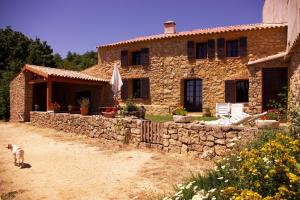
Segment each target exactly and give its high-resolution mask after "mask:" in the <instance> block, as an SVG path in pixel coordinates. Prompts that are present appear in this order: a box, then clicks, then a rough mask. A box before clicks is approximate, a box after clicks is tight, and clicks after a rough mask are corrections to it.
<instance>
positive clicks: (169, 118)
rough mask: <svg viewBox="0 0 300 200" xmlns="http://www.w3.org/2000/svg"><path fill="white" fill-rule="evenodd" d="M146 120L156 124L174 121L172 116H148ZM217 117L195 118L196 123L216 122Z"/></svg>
mask: <svg viewBox="0 0 300 200" xmlns="http://www.w3.org/2000/svg"><path fill="white" fill-rule="evenodd" d="M145 119H147V120H150V121H154V122H168V121H173V116H172V115H146V116H145ZM216 119H217V118H216V117H206V116H193V120H194V121H211V120H216Z"/></svg>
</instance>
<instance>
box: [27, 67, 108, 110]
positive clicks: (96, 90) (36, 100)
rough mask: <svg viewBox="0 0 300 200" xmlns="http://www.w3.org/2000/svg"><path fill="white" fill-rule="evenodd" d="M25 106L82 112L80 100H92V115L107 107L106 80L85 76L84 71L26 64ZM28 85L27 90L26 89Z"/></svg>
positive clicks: (32, 108)
mask: <svg viewBox="0 0 300 200" xmlns="http://www.w3.org/2000/svg"><path fill="white" fill-rule="evenodd" d="M22 72H23V73H24V75H25V88H27V89H25V90H26V91H27V95H25V96H26V97H25V99H26V100H25V102H26V103H25V104H27V105H26V107H28V109H27V110H28V111H31V110H35V111H51V110H53V109H54V108H53V104H54V103H57V104H59V106H60V109H59V112H69V111H70V110H69V109H68V108H70V107H71V108H72V111H71V112H72V113H79V108H80V107H79V103H78V101H79V99H81V98H82V97H87V98H89V100H90V113H91V114H93V113H96V112H97V111H98V108H99V107H100V106H105V105H107V102H108V100H107V98H106V97H107V96H108V95H105V93H106V91H109V89H108V88H109V84H108V81H107V80H104V79H100V78H97V77H94V76H90V75H86V74H84V73H81V72H77V71H71V70H64V69H57V68H49V67H43V66H35V65H25V66H24V68H23V71H22ZM26 86H27V87H26Z"/></svg>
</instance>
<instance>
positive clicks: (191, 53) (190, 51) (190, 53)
mask: <svg viewBox="0 0 300 200" xmlns="http://www.w3.org/2000/svg"><path fill="white" fill-rule="evenodd" d="M187 57H188V59H189V60H191V59H195V58H196V50H195V42H194V41H188V42H187Z"/></svg>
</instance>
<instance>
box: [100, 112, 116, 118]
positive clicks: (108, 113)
mask: <svg viewBox="0 0 300 200" xmlns="http://www.w3.org/2000/svg"><path fill="white" fill-rule="evenodd" d="M102 114H103V116H104V117H107V118H114V117H115V116H116V112H113V111H112V112H102Z"/></svg>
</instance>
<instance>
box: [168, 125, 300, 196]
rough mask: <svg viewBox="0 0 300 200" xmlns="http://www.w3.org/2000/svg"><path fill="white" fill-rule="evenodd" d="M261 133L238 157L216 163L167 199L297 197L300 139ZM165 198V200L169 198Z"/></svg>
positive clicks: (298, 192) (299, 185)
mask: <svg viewBox="0 0 300 200" xmlns="http://www.w3.org/2000/svg"><path fill="white" fill-rule="evenodd" d="M270 132H271V131H269V132H267V133H263V134H262V136H261V138H260V139H259V140H258V141H257V142H255V143H254V144H252V145H250V146H249V147H251V149H247V148H246V149H244V150H243V151H241V152H239V153H238V154H232V155H230V156H228V157H227V158H223V160H221V161H220V162H219V163H217V165H216V168H215V169H214V170H213V171H210V172H209V173H208V174H207V175H206V176H198V177H193V178H192V181H191V182H189V183H187V184H186V185H179V186H178V188H177V191H178V192H177V193H176V194H175V195H173V196H172V197H171V198H169V197H168V198H169V199H178V200H179V199H197V200H198V199H199V200H200V199H237V200H244V199H249V200H250V199H251V200H252V199H255V200H256V199H257V200H259V199H262V200H271V199H297V198H298V197H299V196H300V140H298V139H295V138H293V137H291V136H289V135H287V134H282V133H277V134H276V133H275V132H272V133H273V135H272V134H271V135H272V136H266V134H269V133H270ZM168 198H166V199H168Z"/></svg>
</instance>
